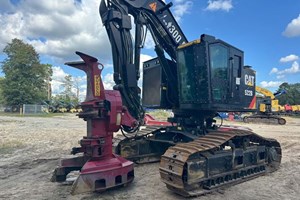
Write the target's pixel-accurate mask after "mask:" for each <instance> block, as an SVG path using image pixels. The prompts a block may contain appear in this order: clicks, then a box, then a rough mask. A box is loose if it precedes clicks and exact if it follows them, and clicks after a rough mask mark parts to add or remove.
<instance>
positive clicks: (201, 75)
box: [143, 35, 255, 112]
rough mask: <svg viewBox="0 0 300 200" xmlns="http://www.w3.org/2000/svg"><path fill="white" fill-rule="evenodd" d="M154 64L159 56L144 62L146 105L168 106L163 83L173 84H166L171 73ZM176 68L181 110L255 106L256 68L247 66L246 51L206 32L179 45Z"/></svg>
mask: <svg viewBox="0 0 300 200" xmlns="http://www.w3.org/2000/svg"><path fill="white" fill-rule="evenodd" d="M154 63H155V59H154V60H150V61H149V62H146V63H145V64H144V78H143V80H144V82H143V104H144V105H145V106H147V107H155V108H158V107H160V108H168V107H169V105H168V103H166V102H168V96H167V95H166V94H167V93H166V92H164V91H165V90H168V88H165V87H163V86H165V85H170V84H168V83H165V82H166V81H167V78H165V77H166V76H167V75H166V74H164V70H163V69H161V68H162V67H161V66H160V65H159V64H157V62H156V65H154ZM154 68H155V69H156V70H154ZM149 69H151V71H153V72H156V73H155V74H153V73H151V71H150V70H149ZM176 70H177V77H178V79H177V81H178V84H177V83H172V85H175V84H176V85H178V91H177V92H178V94H177V96H178V103H179V107H180V109H183V110H204V111H224V112H226V111H247V110H250V109H254V108H255V71H254V70H252V69H251V68H250V67H248V66H244V53H243V51H241V50H239V49H237V48H235V47H233V46H231V45H229V44H228V43H226V42H224V41H222V40H219V39H216V38H215V37H212V36H209V35H202V36H201V38H200V39H198V40H195V41H193V42H189V43H186V44H184V45H181V46H179V47H178V49H177V69H176ZM157 72H159V73H157ZM150 77H151V78H150ZM153 77H155V80H153ZM154 82H156V83H157V84H153V83H154ZM152 87H156V88H155V89H154V88H152ZM151 88H152V90H151ZM154 90H156V91H159V92H158V93H157V94H156V95H153V93H152V92H150V91H154ZM145 97H146V98H145ZM147 97H148V98H147ZM149 97H151V98H149ZM150 99H151V102H150V101H149V100H150ZM153 102H155V105H154V104H153Z"/></svg>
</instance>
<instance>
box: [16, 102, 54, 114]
mask: <svg viewBox="0 0 300 200" xmlns="http://www.w3.org/2000/svg"><path fill="white" fill-rule="evenodd" d="M48 110H49V108H48V106H47V105H37V104H23V107H22V113H23V115H32V114H45V113H48Z"/></svg>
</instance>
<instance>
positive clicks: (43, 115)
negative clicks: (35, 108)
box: [0, 112, 68, 117]
mask: <svg viewBox="0 0 300 200" xmlns="http://www.w3.org/2000/svg"><path fill="white" fill-rule="evenodd" d="M67 114H68V113H42V114H30V115H20V113H10V112H0V116H7V117H56V116H65V115H67Z"/></svg>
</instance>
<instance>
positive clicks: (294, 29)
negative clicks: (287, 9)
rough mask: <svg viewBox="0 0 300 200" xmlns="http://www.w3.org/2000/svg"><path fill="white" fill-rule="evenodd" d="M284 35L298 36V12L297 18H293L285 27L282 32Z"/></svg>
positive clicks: (299, 32) (299, 34)
mask: <svg viewBox="0 0 300 200" xmlns="http://www.w3.org/2000/svg"><path fill="white" fill-rule="evenodd" d="M282 34H283V35H284V36H286V37H297V36H300V14H299V16H298V18H296V19H293V20H292V21H291V22H290V23H289V24H288V25H287V27H286V28H285V30H284V32H283V33H282Z"/></svg>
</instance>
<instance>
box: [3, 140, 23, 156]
mask: <svg viewBox="0 0 300 200" xmlns="http://www.w3.org/2000/svg"><path fill="white" fill-rule="evenodd" d="M23 147H25V145H24V144H23V143H22V142H20V141H18V140H11V141H1V142H0V155H1V154H11V153H13V152H14V151H15V150H17V149H20V148H23Z"/></svg>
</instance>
